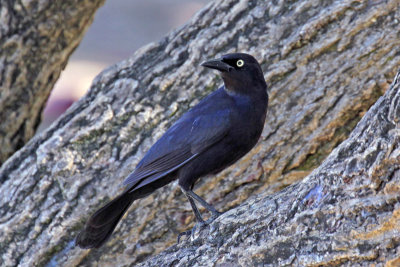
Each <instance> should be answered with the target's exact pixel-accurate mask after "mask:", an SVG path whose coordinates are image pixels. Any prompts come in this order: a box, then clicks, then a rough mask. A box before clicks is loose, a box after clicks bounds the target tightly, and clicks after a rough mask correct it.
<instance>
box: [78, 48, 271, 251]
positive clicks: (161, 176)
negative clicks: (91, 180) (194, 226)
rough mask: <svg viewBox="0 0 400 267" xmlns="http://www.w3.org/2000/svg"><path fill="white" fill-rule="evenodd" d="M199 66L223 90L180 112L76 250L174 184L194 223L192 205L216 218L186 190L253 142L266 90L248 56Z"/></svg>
mask: <svg viewBox="0 0 400 267" xmlns="http://www.w3.org/2000/svg"><path fill="white" fill-rule="evenodd" d="M202 66H204V67H208V68H212V69H216V70H218V71H220V73H221V76H222V79H223V81H224V86H222V87H221V88H219V89H218V90H216V91H214V92H213V93H211V94H210V95H208V96H207V97H205V98H204V99H203V100H202V101H200V103H198V104H197V105H196V106H195V107H193V108H192V109H191V110H189V111H188V112H187V113H185V114H184V115H183V116H182V117H181V118H180V119H178V120H177V121H176V122H175V123H174V124H173V125H172V126H171V128H169V129H168V130H167V131H166V132H165V134H164V135H163V136H162V137H161V138H160V139H159V140H158V141H157V142H156V143H155V144H154V145H153V146H152V147H151V148H150V149H149V151H148V152H147V153H146V155H145V156H144V157H143V159H142V160H141V161H140V162H139V164H138V165H137V166H136V169H135V170H134V171H133V172H132V173H131V174H130V175H129V176H128V177H127V178H126V180H125V182H124V185H125V186H126V190H125V191H124V192H123V193H122V194H121V195H119V196H117V197H116V198H115V199H113V200H112V201H111V202H109V203H108V204H106V205H105V206H104V207H102V208H101V209H99V210H98V211H97V212H95V213H94V214H93V215H92V216H91V217H90V218H89V220H88V221H87V223H86V225H85V228H84V229H83V230H82V231H81V233H80V234H79V235H78V236H77V238H76V244H77V245H79V246H80V247H82V248H93V247H96V248H97V247H100V246H101V245H102V244H104V242H105V241H106V240H107V239H108V238H109V237H110V235H111V233H112V232H113V230H114V228H115V227H116V225H117V224H118V222H119V220H120V219H121V217H122V216H123V214H124V213H125V212H126V210H127V209H128V208H129V206H130V205H131V203H132V202H133V201H134V200H136V199H139V198H142V197H145V196H147V195H149V194H150V193H152V192H153V191H155V190H156V189H158V188H160V187H162V186H164V185H166V184H168V183H170V182H171V181H173V180H175V179H179V186H180V187H181V189H182V191H183V192H184V193H185V195H186V196H187V197H188V199H189V202H190V204H191V206H192V208H193V211H194V213H195V216H196V219H197V220H198V221H199V222H200V223H204V221H203V219H202V217H201V215H200V213H199V211H198V209H197V207H196V204H195V201H197V202H199V203H200V204H201V205H202V206H204V207H205V208H206V209H208V210H209V211H210V212H211V213H212V215H213V218H214V217H217V216H218V215H219V212H218V211H216V210H215V209H214V208H213V207H212V206H211V205H209V204H208V203H207V202H205V201H204V200H203V199H202V198H201V197H199V196H198V195H196V194H195V193H194V192H193V191H192V188H193V186H194V183H195V182H196V181H197V180H198V179H199V178H200V177H202V176H205V175H207V174H213V173H217V172H219V171H221V170H222V169H224V168H226V167H227V166H229V165H231V164H233V163H234V162H235V161H237V160H238V159H239V158H241V157H242V156H243V155H245V154H246V153H247V152H248V151H250V149H251V148H252V147H254V145H255V144H256V143H257V141H258V139H259V137H260V135H261V132H262V129H263V126H264V122H265V116H266V110H267V105H268V94H267V85H266V83H265V80H264V77H263V73H262V70H261V67H260V65H259V64H258V62H257V61H256V60H255V59H254V58H253V57H252V56H250V55H248V54H244V53H233V54H227V55H224V56H222V57H221V58H219V59H216V60H210V61H207V62H204V63H203V64H202Z"/></svg>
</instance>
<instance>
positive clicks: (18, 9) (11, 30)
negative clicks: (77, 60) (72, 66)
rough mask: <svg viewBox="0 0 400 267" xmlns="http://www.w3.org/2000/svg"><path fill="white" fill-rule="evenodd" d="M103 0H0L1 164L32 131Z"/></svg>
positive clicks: (30, 136)
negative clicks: (54, 86)
mask: <svg viewBox="0 0 400 267" xmlns="http://www.w3.org/2000/svg"><path fill="white" fill-rule="evenodd" d="M103 2H104V0H94V1H88V0H85V1H76V0H75V1H62V0H47V1H38V0H34V1H14V0H12V1H10V0H0V122H1V123H0V146H1V150H0V165H1V164H2V163H3V162H4V161H5V160H6V159H7V158H8V157H9V156H10V155H11V154H12V153H14V152H15V151H16V150H18V149H19V148H21V147H22V146H23V145H24V144H25V143H26V142H27V141H28V140H29V139H30V138H32V136H33V135H34V134H35V131H36V129H37V127H38V125H39V123H40V122H41V115H42V110H43V108H44V106H45V104H46V101H47V98H48V96H49V94H50V91H51V89H52V88H53V85H54V84H55V82H56V81H57V79H58V77H59V76H60V72H61V70H62V69H63V68H64V67H65V65H66V64H67V61H68V58H69V56H70V54H71V53H72V51H73V50H74V49H75V48H76V47H77V46H78V44H79V42H80V41H81V39H82V37H83V34H84V33H85V32H86V29H87V28H88V27H89V25H90V24H91V22H92V20H93V17H94V14H95V12H96V10H97V9H98V8H99V7H100V6H101V5H102V4H103Z"/></svg>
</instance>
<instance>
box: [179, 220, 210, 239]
mask: <svg viewBox="0 0 400 267" xmlns="http://www.w3.org/2000/svg"><path fill="white" fill-rule="evenodd" d="M206 225H208V223H207V222H204V221H203V222H198V223H196V224H195V225H194V226H193V228H192V229H190V230H187V231H185V232H182V233H180V234H179V235H178V239H177V243H178V244H179V241H180V239H181V237H182V236H193V235H194V233H195V232H196V230H197V228H199V227H200V228H203V227H204V226H206Z"/></svg>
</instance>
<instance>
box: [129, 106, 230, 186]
mask: <svg viewBox="0 0 400 267" xmlns="http://www.w3.org/2000/svg"><path fill="white" fill-rule="evenodd" d="M231 112H232V111H231V110H230V109H228V108H225V109H221V107H219V108H218V109H217V110H216V108H214V110H209V111H207V112H204V111H203V112H200V115H198V114H196V112H192V113H189V114H186V116H183V117H182V118H181V119H180V120H178V121H177V122H176V123H175V124H174V125H173V126H172V127H171V128H170V129H168V131H167V132H166V133H165V134H164V135H163V136H162V137H161V138H160V139H159V140H158V141H157V142H156V143H155V144H154V145H153V146H152V147H151V148H150V150H149V151H148V152H147V153H146V155H145V156H144V158H143V159H142V160H141V161H140V162H139V164H138V165H137V167H136V169H135V170H134V171H133V172H132V173H131V174H130V175H129V176H128V177H127V178H126V179H125V181H124V185H129V186H130V188H132V189H133V188H137V186H139V187H142V186H143V185H145V184H148V183H150V182H152V181H155V180H157V179H159V178H161V177H164V176H165V175H167V174H169V173H171V172H173V171H174V170H176V169H178V168H179V167H181V166H183V165H184V164H186V163H187V162H189V161H190V160H192V159H193V158H195V157H196V156H197V155H199V154H200V153H201V152H203V151H204V150H205V149H207V148H208V147H210V146H211V145H213V144H215V143H216V142H218V141H219V140H221V138H223V137H224V136H225V135H226V134H227V132H228V131H229V129H230V125H231V124H230V118H231Z"/></svg>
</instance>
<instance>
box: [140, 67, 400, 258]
mask: <svg viewBox="0 0 400 267" xmlns="http://www.w3.org/2000/svg"><path fill="white" fill-rule="evenodd" d="M399 144H400V71H399V73H398V74H397V77H396V79H395V83H394V84H393V86H392V88H391V89H390V90H389V91H388V92H387V93H386V94H385V96H383V97H381V98H380V99H379V100H378V101H377V103H376V104H375V105H374V106H373V107H372V108H371V109H370V110H369V111H368V112H367V113H366V114H365V116H364V117H363V119H362V120H361V121H360V122H359V123H358V124H357V126H356V128H355V129H354V131H353V132H352V133H351V136H350V137H349V139H347V140H346V141H344V142H343V143H341V144H340V146H339V147H337V148H335V150H334V151H333V152H332V153H331V154H330V155H329V157H328V158H327V159H326V160H325V161H324V162H323V163H322V164H321V166H320V167H318V168H317V169H316V170H315V171H313V172H312V173H311V174H310V175H309V176H307V177H306V178H305V179H303V180H302V181H301V182H299V183H296V184H294V185H292V186H290V187H288V188H286V189H285V190H282V191H281V192H279V193H276V194H273V195H270V196H268V195H267V194H265V193H263V194H259V195H257V196H254V197H251V198H250V199H248V200H247V201H246V202H245V203H244V204H243V205H240V206H239V207H237V208H235V209H232V210H230V211H228V212H226V213H225V214H223V215H222V216H221V217H219V218H218V219H217V220H216V221H214V222H213V223H212V224H211V225H210V226H208V227H207V228H206V229H204V230H203V231H199V232H197V235H193V237H192V240H187V241H186V242H182V243H180V244H179V245H174V246H173V247H171V248H169V249H168V250H166V251H165V252H163V253H161V254H160V255H158V256H156V257H154V258H152V259H150V260H149V261H147V262H145V263H144V264H142V265H141V266H282V265H285V266H292V265H294V266H339V265H340V266H371V265H372V263H374V264H376V265H375V266H383V264H384V263H385V264H386V266H399V265H400V235H399V229H400V145H399Z"/></svg>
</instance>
